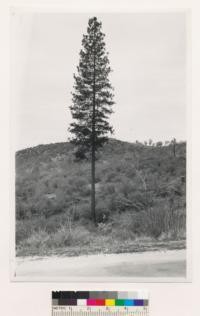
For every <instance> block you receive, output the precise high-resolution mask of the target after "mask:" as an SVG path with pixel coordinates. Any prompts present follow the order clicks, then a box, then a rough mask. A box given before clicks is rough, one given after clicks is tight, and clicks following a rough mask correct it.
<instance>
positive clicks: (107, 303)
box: [105, 300, 115, 306]
mask: <svg viewBox="0 0 200 316" xmlns="http://www.w3.org/2000/svg"><path fill="white" fill-rule="evenodd" d="M105 303H106V306H115V300H106V301H105Z"/></svg>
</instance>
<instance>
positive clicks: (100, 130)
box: [69, 17, 114, 223]
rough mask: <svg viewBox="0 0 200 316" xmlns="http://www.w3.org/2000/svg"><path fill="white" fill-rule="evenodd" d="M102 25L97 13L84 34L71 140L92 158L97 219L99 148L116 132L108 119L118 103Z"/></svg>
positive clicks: (80, 154)
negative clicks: (110, 79)
mask: <svg viewBox="0 0 200 316" xmlns="http://www.w3.org/2000/svg"><path fill="white" fill-rule="evenodd" d="M101 28H102V23H101V22H99V21H98V20H97V18H96V17H93V18H91V19H89V22H88V28H87V34H86V35H83V40H82V49H81V51H80V61H79V65H78V67H77V74H76V75H74V79H75V84H74V87H73V88H74V92H73V93H72V96H73V97H72V106H71V107H70V110H71V113H72V117H73V119H74V120H73V122H72V123H71V124H70V128H69V131H70V132H71V134H72V137H71V138H70V142H71V143H73V144H75V145H76V152H75V155H76V157H77V158H79V159H85V158H87V159H88V158H89V159H91V215H92V218H93V220H94V222H95V223H96V212H95V160H96V152H97V150H98V149H99V148H100V147H102V146H103V144H104V143H105V142H107V140H108V134H109V133H111V134H112V133H113V128H112V126H111V125H110V124H109V122H108V119H109V116H110V114H111V113H112V112H113V111H112V105H113V104H114V102H113V88H112V86H111V84H110V81H109V74H110V72H111V68H110V66H109V59H108V53H107V52H106V49H105V42H104V37H105V34H103V33H102V31H101Z"/></svg>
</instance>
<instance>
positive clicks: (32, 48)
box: [11, 10, 189, 282]
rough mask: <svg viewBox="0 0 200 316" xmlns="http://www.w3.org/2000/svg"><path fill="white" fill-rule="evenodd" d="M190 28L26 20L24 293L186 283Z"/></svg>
mask: <svg viewBox="0 0 200 316" xmlns="http://www.w3.org/2000/svg"><path fill="white" fill-rule="evenodd" d="M187 18H188V13H187V12H186V11H166V12H164V11H162V12H159V11H157V12H153V11H151V12H148V11H145V12H142V11H141V12H132V13H131V12H129V13H128V12H127V13H125V12H124V13H123V12H121V13H120V12H118V13H114V12H104V13H101V12H88V13H81V12H80V13H72V12H31V11H29V12H26V11H20V10H16V11H15V10H13V12H12V14H11V108H12V120H11V125H12V126H11V128H12V155H13V160H14V161H15V167H14V172H13V187H14V188H13V201H14V202H13V212H12V218H13V223H14V224H13V245H11V246H12V248H13V256H12V258H11V263H12V275H13V280H16V281H17V280H19V281H21V280H28V281H32V280H33V281H43V280H47V281H48V280H50V281H51V280H82V279H87V280H93V279H94V280H99V281H101V280H102V281H107V280H127V281H130V282H132V281H140V280H141V281H147V282H148V281H153V282H157V281H160V280H164V281H171V280H172V281H177V282H178V281H184V280H186V279H187V264H188V260H187V258H188V256H187V250H188V249H187V241H188V235H187V229H186V227H187V224H188V223H187V220H186V219H187V218H188V217H187V215H188V203H187V202H188V201H186V191H187V190H186V187H187V181H188V177H187V176H186V165H187V159H186V157H187V151H186V144H187V141H188V132H187V128H186V127H187V113H188V105H189V104H188V102H189V101H188V29H187V28H188V22H187ZM187 175H188V173H187Z"/></svg>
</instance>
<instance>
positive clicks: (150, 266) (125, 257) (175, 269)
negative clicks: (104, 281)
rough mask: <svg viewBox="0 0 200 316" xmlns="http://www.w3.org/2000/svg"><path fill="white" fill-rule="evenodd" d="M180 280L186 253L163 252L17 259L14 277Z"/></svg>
mask: <svg viewBox="0 0 200 316" xmlns="http://www.w3.org/2000/svg"><path fill="white" fill-rule="evenodd" d="M96 276H98V277H133V278H184V277H185V276H186V251H185V250H167V251H152V252H150V251H149V252H143V253H131V254H130V253H129V254H124V253H123V254H106V255H105V254H100V255H89V256H80V257H58V256H54V257H42V258H41V257H24V258H17V259H16V264H15V277H16V279H17V278H19V279H20V278H22V279H23V278H24V279H28V280H32V279H33V280H34V279H35V280H42V279H45V278H46V279H52V278H68V277H96Z"/></svg>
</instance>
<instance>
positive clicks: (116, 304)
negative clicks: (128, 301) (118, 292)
mask: <svg viewBox="0 0 200 316" xmlns="http://www.w3.org/2000/svg"><path fill="white" fill-rule="evenodd" d="M115 306H124V300H115Z"/></svg>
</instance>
